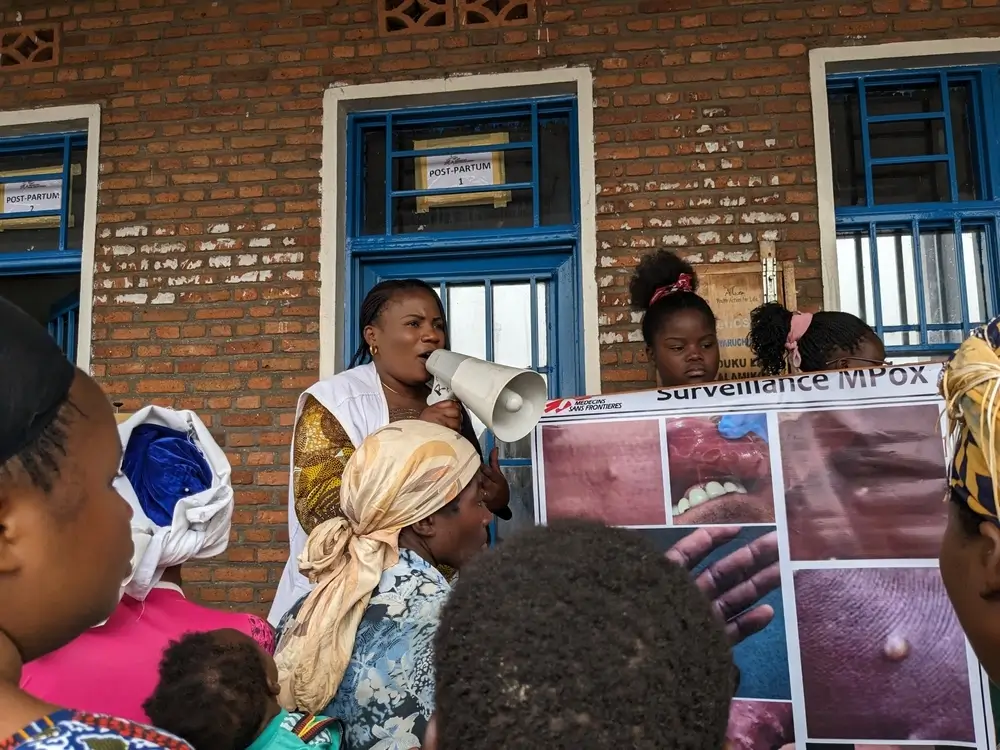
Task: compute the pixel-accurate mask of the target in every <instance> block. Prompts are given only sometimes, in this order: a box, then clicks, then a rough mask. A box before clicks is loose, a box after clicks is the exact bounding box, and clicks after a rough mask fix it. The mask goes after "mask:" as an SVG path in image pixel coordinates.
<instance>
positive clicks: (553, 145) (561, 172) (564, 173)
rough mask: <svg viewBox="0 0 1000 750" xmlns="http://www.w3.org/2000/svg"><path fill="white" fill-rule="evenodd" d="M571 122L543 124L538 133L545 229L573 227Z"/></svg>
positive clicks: (540, 206) (555, 120)
mask: <svg viewBox="0 0 1000 750" xmlns="http://www.w3.org/2000/svg"><path fill="white" fill-rule="evenodd" d="M569 147H570V139H569V120H568V119H566V118H565V117H559V118H550V119H545V120H542V121H541V123H540V124H539V133H538V170H539V175H538V176H539V182H540V183H541V185H540V188H541V189H540V191H539V199H538V210H539V214H540V216H541V223H542V224H543V225H545V226H553V225H565V224H572V223H573V207H572V202H573V183H572V168H573V164H572V159H571V158H570V153H569Z"/></svg>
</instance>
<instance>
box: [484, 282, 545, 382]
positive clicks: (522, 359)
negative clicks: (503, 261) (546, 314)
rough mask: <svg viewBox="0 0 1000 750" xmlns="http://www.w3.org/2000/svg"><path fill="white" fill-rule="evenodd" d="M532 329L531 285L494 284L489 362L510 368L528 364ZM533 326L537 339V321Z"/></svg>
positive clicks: (525, 366)
mask: <svg viewBox="0 0 1000 750" xmlns="http://www.w3.org/2000/svg"><path fill="white" fill-rule="evenodd" d="M500 311H502V312H500ZM498 312H500V314H498ZM532 328H533V326H532V321H531V284H528V283H523V284H495V285H494V286H493V361H494V362H497V363H499V364H502V365H510V366H511V367H521V368H529V367H531V341H532ZM534 328H535V331H536V332H535V334H534V335H535V337H536V338H537V336H538V333H537V323H536V324H535V327H534Z"/></svg>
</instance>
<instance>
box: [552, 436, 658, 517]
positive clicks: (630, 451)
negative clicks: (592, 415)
mask: <svg viewBox="0 0 1000 750" xmlns="http://www.w3.org/2000/svg"><path fill="white" fill-rule="evenodd" d="M662 454H663V449H662V446H661V443H660V423H659V421H658V420H655V419H644V420H605V421H601V422H584V423H577V424H562V425H548V426H546V427H543V428H542V457H543V460H544V472H545V507H546V513H547V516H548V518H549V519H550V520H551V519H554V518H589V519H593V520H595V521H601V522H603V523H605V524H607V525H609V526H662V525H664V524H666V523H667V511H666V504H665V500H664V496H665V493H664V486H663V468H662V466H663V461H662V458H661V456H662Z"/></svg>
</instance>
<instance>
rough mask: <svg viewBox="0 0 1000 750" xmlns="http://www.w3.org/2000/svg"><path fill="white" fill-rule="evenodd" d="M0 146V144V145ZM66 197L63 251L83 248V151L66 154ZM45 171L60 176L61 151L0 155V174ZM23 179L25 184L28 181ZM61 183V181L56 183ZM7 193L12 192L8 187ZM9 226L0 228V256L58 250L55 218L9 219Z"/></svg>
mask: <svg viewBox="0 0 1000 750" xmlns="http://www.w3.org/2000/svg"><path fill="white" fill-rule="evenodd" d="M0 143H2V141H0ZM70 165H71V169H70V171H71V176H70V197H69V216H68V221H69V228H68V229H67V234H66V249H68V250H81V249H82V248H83V208H84V203H85V200H86V192H87V150H86V149H85V148H77V149H73V150H72V151H71V152H70ZM39 168H45V169H46V170H50V169H51V171H52V172H62V170H63V151H62V148H59V149H44V150H39V151H32V152H29V153H11V154H4V153H2V152H0V173H4V172H16V171H20V170H29V169H39ZM30 179H31V177H30V176H26V177H25V181H28V180H30ZM59 182H60V183H61V179H60V180H59ZM7 189H8V190H10V189H12V188H10V187H8V188H7ZM9 221H10V224H8V225H7V226H3V225H2V224H0V253H24V252H32V251H39V252H44V251H51V250H58V249H59V225H60V219H59V217H58V216H49V217H42V216H38V217H28V218H26V219H11V220H9Z"/></svg>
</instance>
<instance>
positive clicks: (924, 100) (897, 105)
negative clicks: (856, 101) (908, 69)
mask: <svg viewBox="0 0 1000 750" xmlns="http://www.w3.org/2000/svg"><path fill="white" fill-rule="evenodd" d="M865 90H866V92H867V95H868V96H867V103H868V116H869V117H878V116H880V115H902V114H916V113H918V112H940V111H941V87H940V86H938V84H937V82H936V81H935V82H927V83H921V84H904V85H900V84H876V85H872V84H868V85H867V86H866V87H865Z"/></svg>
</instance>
